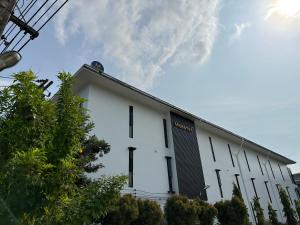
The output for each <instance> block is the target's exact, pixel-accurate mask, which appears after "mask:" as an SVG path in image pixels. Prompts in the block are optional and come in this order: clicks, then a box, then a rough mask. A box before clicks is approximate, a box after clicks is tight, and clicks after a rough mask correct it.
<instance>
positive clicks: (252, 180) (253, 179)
mask: <svg viewBox="0 0 300 225" xmlns="http://www.w3.org/2000/svg"><path fill="white" fill-rule="evenodd" d="M254 181H255V178H253V177H252V178H251V182H252V186H253V189H254V193H255V196H256V198H258V195H257V191H256V187H255V183H254Z"/></svg>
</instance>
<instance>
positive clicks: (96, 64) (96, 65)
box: [91, 61, 104, 73]
mask: <svg viewBox="0 0 300 225" xmlns="http://www.w3.org/2000/svg"><path fill="white" fill-rule="evenodd" d="M91 67H93V68H94V69H95V70H97V72H99V73H103V72H104V67H103V65H102V64H101V63H100V62H98V61H93V62H92V63H91Z"/></svg>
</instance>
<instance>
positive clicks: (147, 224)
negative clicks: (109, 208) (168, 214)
mask: <svg viewBox="0 0 300 225" xmlns="http://www.w3.org/2000/svg"><path fill="white" fill-rule="evenodd" d="M137 203H138V208H139V215H138V218H137V219H136V220H134V221H133V222H132V223H131V225H160V224H161V223H162V220H163V213H162V210H161V208H160V206H159V205H158V204H157V202H155V201H150V200H141V199H139V200H138V201H137Z"/></svg>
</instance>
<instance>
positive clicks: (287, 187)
mask: <svg viewBox="0 0 300 225" xmlns="http://www.w3.org/2000/svg"><path fill="white" fill-rule="evenodd" d="M285 189H286V192H287V193H288V196H289V199H290V201H291V204H292V205H294V203H293V200H292V197H291V194H290V191H289V189H290V187H289V186H286V187H285Z"/></svg>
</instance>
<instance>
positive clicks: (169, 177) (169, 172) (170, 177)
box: [166, 156, 174, 193]
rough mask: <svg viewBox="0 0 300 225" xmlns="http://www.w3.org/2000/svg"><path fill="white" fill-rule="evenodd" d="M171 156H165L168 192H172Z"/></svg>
mask: <svg viewBox="0 0 300 225" xmlns="http://www.w3.org/2000/svg"><path fill="white" fill-rule="evenodd" d="M171 159H172V158H171V157H169V156H166V160H167V169H168V181H169V193H174V191H173V183H172V177H173V175H172V164H171Z"/></svg>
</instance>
